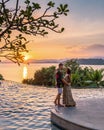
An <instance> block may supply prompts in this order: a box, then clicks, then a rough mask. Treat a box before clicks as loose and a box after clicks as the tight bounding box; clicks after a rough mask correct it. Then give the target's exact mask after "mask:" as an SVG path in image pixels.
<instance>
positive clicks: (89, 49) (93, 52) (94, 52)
mask: <svg viewBox="0 0 104 130" xmlns="http://www.w3.org/2000/svg"><path fill="white" fill-rule="evenodd" d="M66 50H67V53H69V55H73V56H74V57H78V58H79V57H98V56H99V57H102V56H104V44H92V45H86V46H85V45H76V46H68V47H67V48H66Z"/></svg>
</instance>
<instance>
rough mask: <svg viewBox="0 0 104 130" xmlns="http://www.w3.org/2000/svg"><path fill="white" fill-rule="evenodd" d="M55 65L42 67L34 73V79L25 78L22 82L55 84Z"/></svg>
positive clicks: (45, 84)
mask: <svg viewBox="0 0 104 130" xmlns="http://www.w3.org/2000/svg"><path fill="white" fill-rule="evenodd" d="M54 73H55V66H51V67H48V68H42V69H41V70H37V71H36V72H35V74H34V79H25V80H23V83H28V84H34V85H44V86H52V85H54V84H55V75H54Z"/></svg>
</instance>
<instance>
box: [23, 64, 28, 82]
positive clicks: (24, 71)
mask: <svg viewBox="0 0 104 130" xmlns="http://www.w3.org/2000/svg"><path fill="white" fill-rule="evenodd" d="M27 75H28V71H27V66H24V67H23V79H27Z"/></svg>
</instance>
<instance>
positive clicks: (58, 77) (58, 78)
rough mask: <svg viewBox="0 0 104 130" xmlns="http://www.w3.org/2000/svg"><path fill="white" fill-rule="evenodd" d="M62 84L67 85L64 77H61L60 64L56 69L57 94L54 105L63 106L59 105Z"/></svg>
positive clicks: (61, 67)
mask: <svg viewBox="0 0 104 130" xmlns="http://www.w3.org/2000/svg"><path fill="white" fill-rule="evenodd" d="M64 84H67V85H68V83H67V82H66V81H65V80H64V76H63V64H62V63H60V64H59V68H58V69H57V72H56V86H57V89H58V94H57V96H56V99H55V101H54V103H55V105H58V106H63V105H62V104H61V103H60V98H61V95H62V88H63V87H64Z"/></svg>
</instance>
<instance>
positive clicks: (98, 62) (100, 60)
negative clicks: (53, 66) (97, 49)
mask: <svg viewBox="0 0 104 130" xmlns="http://www.w3.org/2000/svg"><path fill="white" fill-rule="evenodd" d="M67 60H71V59H68V58H67V59H42V60H37V59H29V60H27V61H26V63H29V64H31V63H33V64H36V63H40V64H44V63H60V62H65V61H67ZM76 60H77V61H78V63H79V64H80V65H104V58H87V59H84V58H80V59H76ZM0 63H7V64H8V63H12V62H10V61H9V62H8V61H3V62H0Z"/></svg>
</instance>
